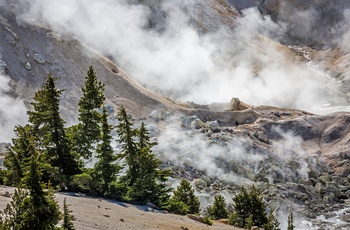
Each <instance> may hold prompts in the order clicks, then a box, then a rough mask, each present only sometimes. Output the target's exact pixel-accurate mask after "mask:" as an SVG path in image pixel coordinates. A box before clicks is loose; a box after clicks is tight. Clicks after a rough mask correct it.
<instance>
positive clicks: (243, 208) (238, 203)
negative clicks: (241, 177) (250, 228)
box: [232, 186, 251, 227]
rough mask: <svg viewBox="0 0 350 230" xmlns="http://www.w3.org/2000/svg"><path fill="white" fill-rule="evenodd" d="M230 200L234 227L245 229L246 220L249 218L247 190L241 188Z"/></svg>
mask: <svg viewBox="0 0 350 230" xmlns="http://www.w3.org/2000/svg"><path fill="white" fill-rule="evenodd" d="M232 200H233V208H234V212H235V214H236V221H237V222H236V223H234V225H235V226H237V227H245V226H246V224H247V219H248V217H249V216H250V213H249V209H250V206H251V204H250V199H249V194H248V191H247V189H246V188H245V187H243V186H242V187H241V190H240V191H239V193H238V194H237V195H236V196H234V197H233V198H232Z"/></svg>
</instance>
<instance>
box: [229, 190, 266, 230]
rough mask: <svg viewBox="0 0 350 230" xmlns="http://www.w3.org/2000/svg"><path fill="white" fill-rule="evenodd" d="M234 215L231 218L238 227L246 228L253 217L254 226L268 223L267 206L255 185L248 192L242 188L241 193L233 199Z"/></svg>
mask: <svg viewBox="0 0 350 230" xmlns="http://www.w3.org/2000/svg"><path fill="white" fill-rule="evenodd" d="M232 200H233V208H234V214H233V216H232V217H231V218H230V219H231V220H232V224H233V225H235V226H237V227H245V226H246V225H247V222H248V218H249V217H251V218H252V221H253V225H257V226H263V225H264V224H266V222H267V217H266V212H265V208H266V205H265V203H264V202H263V200H262V197H261V196H260V192H259V190H258V189H257V188H256V187H255V186H254V185H253V186H252V187H251V189H250V191H249V192H248V191H247V189H246V188H245V187H243V186H242V188H241V190H240V192H239V193H238V194H237V195H236V196H234V197H233V198H232Z"/></svg>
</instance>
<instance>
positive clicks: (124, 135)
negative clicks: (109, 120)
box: [117, 107, 140, 186]
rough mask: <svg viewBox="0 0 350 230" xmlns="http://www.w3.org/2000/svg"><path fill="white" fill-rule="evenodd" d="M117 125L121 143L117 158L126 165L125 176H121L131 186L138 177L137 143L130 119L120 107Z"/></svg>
mask: <svg viewBox="0 0 350 230" xmlns="http://www.w3.org/2000/svg"><path fill="white" fill-rule="evenodd" d="M117 118H118V121H119V123H118V125H117V133H118V136H119V142H120V143H121V146H122V150H121V152H120V153H119V155H118V158H119V159H124V160H125V163H126V164H127V165H128V170H127V173H126V176H125V177H124V178H123V180H124V183H126V184H127V185H128V186H133V184H134V183H135V181H136V180H137V178H139V177H140V175H139V172H138V170H137V169H138V164H139V162H137V159H138V158H137V157H136V155H137V144H136V141H135V138H136V130H134V129H133V128H132V122H131V121H130V119H129V117H128V115H127V113H126V111H125V109H124V108H123V107H121V108H120V109H119V112H118V116H117Z"/></svg>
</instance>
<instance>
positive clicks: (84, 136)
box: [75, 66, 105, 158]
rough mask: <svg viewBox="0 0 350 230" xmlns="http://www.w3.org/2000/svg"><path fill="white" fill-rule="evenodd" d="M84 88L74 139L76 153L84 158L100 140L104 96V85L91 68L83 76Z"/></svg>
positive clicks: (90, 153)
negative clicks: (99, 110) (100, 110)
mask: <svg viewBox="0 0 350 230" xmlns="http://www.w3.org/2000/svg"><path fill="white" fill-rule="evenodd" d="M85 80H86V81H85V87H84V88H82V91H83V96H82V97H81V99H80V100H79V103H78V105H79V118H78V119H79V122H80V123H79V124H78V130H77V131H78V133H77V137H76V140H75V142H76V145H77V148H76V149H77V152H78V153H79V154H80V155H81V156H83V157H84V158H89V157H91V155H92V151H91V149H92V146H93V144H96V143H97V142H98V141H99V140H100V127H99V124H100V114H99V113H98V111H97V109H99V108H101V106H102V104H103V102H104V100H105V96H104V94H103V92H104V85H103V84H102V83H101V82H100V81H98V80H97V77H96V73H95V71H94V69H93V67H92V66H90V67H89V70H88V72H87V75H86V76H85Z"/></svg>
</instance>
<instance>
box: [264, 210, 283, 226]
mask: <svg viewBox="0 0 350 230" xmlns="http://www.w3.org/2000/svg"><path fill="white" fill-rule="evenodd" d="M279 226H280V222H279V221H278V220H277V219H276V217H275V215H274V213H273V212H271V213H270V214H269V216H268V217H267V223H266V224H264V229H265V230H281V229H280V228H279Z"/></svg>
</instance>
